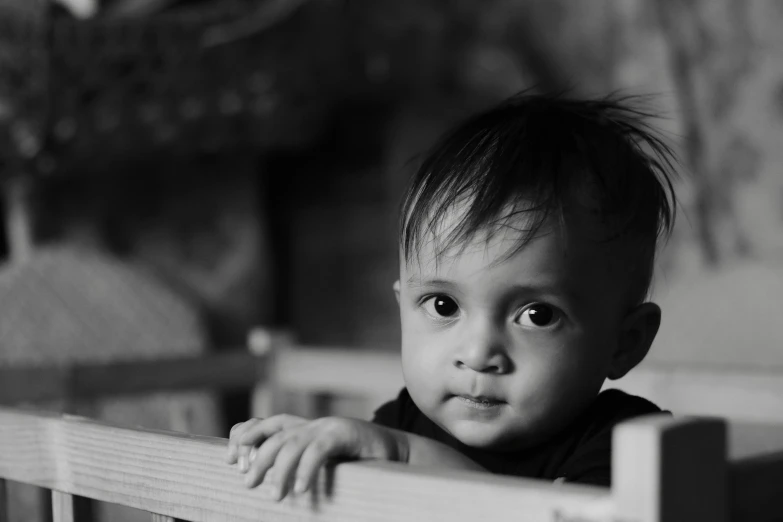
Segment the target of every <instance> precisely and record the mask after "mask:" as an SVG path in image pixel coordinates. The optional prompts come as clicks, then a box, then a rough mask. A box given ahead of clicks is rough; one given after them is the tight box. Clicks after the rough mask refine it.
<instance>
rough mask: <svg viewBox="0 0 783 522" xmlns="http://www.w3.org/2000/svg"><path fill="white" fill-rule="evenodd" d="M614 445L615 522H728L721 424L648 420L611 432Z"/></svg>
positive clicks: (716, 421) (664, 418) (659, 417)
mask: <svg viewBox="0 0 783 522" xmlns="http://www.w3.org/2000/svg"><path fill="white" fill-rule="evenodd" d="M612 446H613V449H612V495H613V497H614V500H615V505H616V509H617V512H616V514H617V519H618V520H622V521H625V520H633V521H634V522H693V521H694V520H709V521H710V522H727V520H728V502H727V497H728V495H727V463H726V426H725V423H724V421H722V420H719V419H706V418H704V419H697V418H692V419H688V418H673V417H670V416H667V415H654V416H648V417H644V418H640V419H636V420H632V421H629V422H626V423H623V424H621V425H620V426H618V427H617V428H615V431H614V434H613V441H612Z"/></svg>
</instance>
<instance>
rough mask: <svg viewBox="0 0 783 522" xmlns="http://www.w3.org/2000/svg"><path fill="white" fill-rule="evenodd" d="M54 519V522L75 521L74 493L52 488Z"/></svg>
mask: <svg viewBox="0 0 783 522" xmlns="http://www.w3.org/2000/svg"><path fill="white" fill-rule="evenodd" d="M52 520H53V521H54V522H74V516H73V495H71V494H69V493H63V492H61V491H56V490H52Z"/></svg>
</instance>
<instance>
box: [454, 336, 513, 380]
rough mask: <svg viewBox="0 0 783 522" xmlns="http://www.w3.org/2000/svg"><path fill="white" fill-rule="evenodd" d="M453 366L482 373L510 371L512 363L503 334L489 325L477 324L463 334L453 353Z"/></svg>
mask: <svg viewBox="0 0 783 522" xmlns="http://www.w3.org/2000/svg"><path fill="white" fill-rule="evenodd" d="M454 366H456V367H457V368H459V369H471V370H473V371H476V372H482V373H497V374H505V373H508V372H510V371H511V368H512V363H511V359H510V358H509V357H508V352H507V350H506V340H505V335H503V333H502V332H500V331H498V330H497V329H496V328H493V327H492V326H491V325H483V326H477V328H475V329H474V331H473V332H472V334H471V335H465V336H463V338H462V341H461V342H460V344H459V348H458V349H457V350H456V352H455V355H454Z"/></svg>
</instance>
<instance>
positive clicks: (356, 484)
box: [0, 408, 611, 522]
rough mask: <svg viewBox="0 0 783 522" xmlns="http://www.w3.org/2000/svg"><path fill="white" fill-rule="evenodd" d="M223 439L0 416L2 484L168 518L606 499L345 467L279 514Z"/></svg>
mask: <svg viewBox="0 0 783 522" xmlns="http://www.w3.org/2000/svg"><path fill="white" fill-rule="evenodd" d="M225 452H226V440H225V439H217V438H208V437H196V436H189V435H184V434H176V433H170V432H161V431H152V430H138V429H137V430H133V429H126V428H121V427H117V426H113V425H108V424H103V423H99V422H95V421H91V420H88V419H83V418H74V417H69V416H65V417H62V418H61V417H60V416H57V415H52V414H44V413H23V412H19V411H16V410H11V409H4V408H0V476H2V477H6V478H8V479H11V480H17V481H22V482H28V483H32V484H36V485H39V486H43V487H47V488H53V489H57V490H59V491H63V492H66V493H70V494H73V495H81V496H86V497H91V498H94V499H97V500H102V501H105V502H113V503H118V504H123V505H126V506H130V507H134V508H137V509H142V510H145V511H149V512H151V513H156V514H160V515H164V516H168V517H173V518H178V519H184V520H192V521H194V522H199V521H207V520H236V521H248V522H249V521H257V520H271V519H274V520H277V521H301V520H310V521H313V522H319V521H347V522H350V521H357V522H358V521H362V522H365V521H378V522H382V521H399V520H451V521H454V522H461V521H465V522H468V521H469V522H475V521H476V520H485V519H486V520H489V519H491V520H493V521H498V522H502V521H506V520H508V521H512V520H513V521H515V522H518V521H526V520H527V521H534V520H535V521H539V520H552V519H553V518H554V517H555V516H560V514H562V515H563V516H571V517H575V516H580V515H590V514H593V513H597V512H600V513H604V512H609V511H610V508H611V497H610V495H609V490H607V489H605V488H596V487H588V486H575V485H554V484H550V483H547V482H542V481H534V480H524V479H517V478H512V477H501V476H496V475H491V474H487V473H470V472H461V473H458V472H437V471H431V470H427V469H421V468H414V467H409V466H405V465H402V464H393V463H370V462H360V463H343V464H339V465H336V466H333V467H330V468H329V469H328V472H326V473H322V474H321V476H320V477H319V482H318V484H317V486H316V487H315V488H314V492H311V493H307V494H305V495H302V496H299V497H288V498H286V499H285V500H284V501H282V502H280V503H277V502H274V501H272V500H269V499H267V498H266V497H265V496H264V493H263V491H261V490H259V489H252V490H248V489H247V488H245V486H244V485H243V481H242V475H241V474H240V473H239V472H238V471H237V470H236V469H235V468H234V467H233V466H229V465H227V464H226V463H225Z"/></svg>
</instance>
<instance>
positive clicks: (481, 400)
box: [454, 394, 506, 410]
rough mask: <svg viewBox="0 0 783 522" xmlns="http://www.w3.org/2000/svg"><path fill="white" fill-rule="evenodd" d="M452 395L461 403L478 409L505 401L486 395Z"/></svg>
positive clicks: (484, 408)
mask: <svg viewBox="0 0 783 522" xmlns="http://www.w3.org/2000/svg"><path fill="white" fill-rule="evenodd" d="M454 397H456V399H457V400H458V401H460V402H461V403H463V404H464V405H466V406H469V407H471V408H476V409H479V410H489V409H493V408H497V407H499V406H501V405H503V404H505V403H506V401H504V400H502V399H499V398H497V397H492V396H487V395H468V394H457V395H455V396H454Z"/></svg>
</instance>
